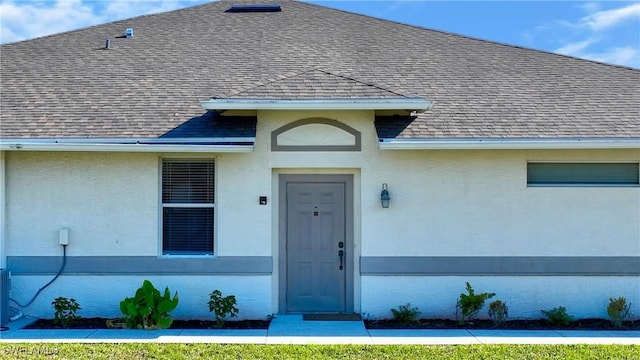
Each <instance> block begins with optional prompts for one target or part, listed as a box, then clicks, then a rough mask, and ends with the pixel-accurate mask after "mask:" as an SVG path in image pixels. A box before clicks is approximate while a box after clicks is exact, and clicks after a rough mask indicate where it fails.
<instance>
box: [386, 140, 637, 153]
mask: <svg viewBox="0 0 640 360" xmlns="http://www.w3.org/2000/svg"><path fill="white" fill-rule="evenodd" d="M378 147H379V148H380V149H382V150H482V149H485V150H503V149H504V150H535V149H640V138H629V139H597V138H596V139H594V138H585V139H380V142H379V144H378Z"/></svg>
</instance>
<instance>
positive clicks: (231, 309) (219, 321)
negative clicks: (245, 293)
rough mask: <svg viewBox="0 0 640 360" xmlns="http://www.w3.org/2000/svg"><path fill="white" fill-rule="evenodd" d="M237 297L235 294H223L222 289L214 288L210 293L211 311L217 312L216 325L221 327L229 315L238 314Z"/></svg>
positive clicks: (234, 315)
mask: <svg viewBox="0 0 640 360" xmlns="http://www.w3.org/2000/svg"><path fill="white" fill-rule="evenodd" d="M236 304H237V302H236V297H235V296H234V295H229V296H225V297H223V296H222V292H221V291H220V290H213V292H211V294H209V312H213V313H215V314H216V326H217V327H218V328H221V327H222V326H224V321H225V320H226V319H227V318H229V317H236V316H238V312H239V311H240V310H238V307H237V306H236Z"/></svg>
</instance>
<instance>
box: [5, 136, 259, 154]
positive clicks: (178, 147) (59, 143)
mask: <svg viewBox="0 0 640 360" xmlns="http://www.w3.org/2000/svg"><path fill="white" fill-rule="evenodd" d="M207 140H209V141H207ZM189 141H191V143H189ZM207 142H209V143H214V142H244V143H251V144H247V145H228V144H206V143H207ZM254 142H255V138H233V139H232V138H225V140H224V141H220V139H198V141H197V142H193V139H182V140H180V139H168V140H164V139H138V140H135V139H133V140H132V139H127V140H124V139H59V140H52V139H1V140H0V150H7V151H11V150H14V151H105V152H178V153H220V152H253V143H254Z"/></svg>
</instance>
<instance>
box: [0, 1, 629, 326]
mask: <svg viewBox="0 0 640 360" xmlns="http://www.w3.org/2000/svg"><path fill="white" fill-rule="evenodd" d="M238 4H239V5H238ZM128 29H129V30H128ZM127 32H129V35H127ZM106 40H109V41H108V42H107V41H106ZM1 52H2V56H1V69H2V81H1V91H2V98H1V106H2V111H1V115H0V122H1V124H0V130H1V142H0V146H1V147H0V150H1V152H0V153H1V155H2V161H1V166H2V172H1V174H2V176H1V177H0V180H1V186H0V189H2V196H1V202H0V204H2V206H1V207H0V209H1V211H2V212H1V214H0V218H1V219H2V221H3V226H2V237H1V246H0V248H1V249H2V250H1V256H0V259H1V261H2V264H1V267H2V268H3V269H6V271H10V272H11V298H12V299H13V300H14V301H16V302H18V303H20V304H21V305H24V307H22V308H20V310H21V311H22V312H23V313H25V314H29V315H34V316H41V317H52V312H53V310H52V308H51V305H50V304H51V301H52V300H53V299H54V298H55V297H58V296H65V297H73V298H75V299H77V300H78V302H79V303H80V305H81V306H82V311H81V312H80V315H83V316H118V315H120V312H119V307H118V304H119V302H120V301H121V300H122V299H124V298H125V297H127V296H131V295H132V294H133V293H134V292H135V290H136V289H137V288H138V287H139V286H140V285H141V283H142V281H143V280H144V279H149V280H151V281H152V282H153V283H154V284H155V285H156V286H157V287H159V288H164V286H168V287H169V288H170V289H171V291H177V292H178V293H179V297H180V305H179V306H178V308H177V309H176V310H175V311H174V313H173V315H174V316H176V317H178V318H204V317H210V316H211V315H210V314H209V311H208V307H207V301H208V299H209V293H210V292H211V291H212V290H214V289H220V290H221V291H222V292H223V294H225V295H228V294H233V295H235V296H236V297H237V299H238V306H239V308H240V314H239V315H240V317H241V318H264V317H266V316H267V315H269V314H282V313H362V314H366V315H368V316H375V317H378V318H380V317H389V316H390V312H389V309H390V308H393V307H396V306H398V305H401V304H406V303H411V304H412V305H414V306H418V307H419V308H420V310H421V311H422V314H423V316H426V317H452V316H453V313H454V306H455V303H456V300H457V299H458V296H459V294H460V293H462V292H464V284H465V282H467V281H468V282H470V283H471V284H472V286H473V287H474V288H475V289H476V291H486V292H495V293H496V294H497V295H496V298H499V299H502V300H503V301H506V302H507V304H508V305H509V309H510V316H511V317H512V318H537V317H540V309H550V308H553V307H556V306H565V307H566V308H567V309H568V312H569V313H570V314H572V315H574V316H576V317H606V312H605V309H606V306H607V304H608V299H609V298H610V297H618V296H624V297H626V298H627V300H628V301H629V302H631V303H632V304H633V309H632V311H634V312H635V313H636V314H638V313H640V307H639V304H640V186H639V175H638V166H639V163H640V115H639V114H640V96H639V94H640V71H638V70H637V69H631V68H625V67H621V66H612V65H607V64H601V63H596V62H591V61H586V60H581V59H576V58H571V57H567V56H562V55H557V54H551V53H546V52H542V51H536V50H532V49H526V48H521V47H516V46H510V45H505V44H498V43H493V42H490V41H485V40H479V39H474V38H468V37H465V36H460V35H455V34H450V33H446V32H441V31H434V30H429V29H424V28H420V27H415V26H409V25H404V24H400V23H395V22H390V21H385V20H380V19H374V18H370V17H367V16H362V15H357V14H352V13H348V12H343V11H337V10H333V9H329V8H324V7H319V6H315V5H310V4H305V3H300V2H292V1H288V0H283V1H278V2H277V4H274V3H269V4H257V3H246V2H238V1H235V0H234V1H226V0H223V1H219V2H213V3H209V4H205V5H201V6H195V7H191V8H187V9H182V10H177V11H172V12H166V13H161V14H154V15H148V16H141V17H137V18H133V19H128V20H122V21H116V22H113V23H109V24H105V25H99V26H93V27H89V28H86V29H81V30H77V31H71V32H66V33H62V34H57V35H52V36H47V37H43V38H39V39H34V40H28V41H22V42H17V43H12V44H6V45H3V46H2V47H1ZM383 200H384V201H383ZM387 200H388V202H387ZM383 202H384V204H383ZM61 243H67V245H66V246H61ZM63 264H64V269H63V271H62V273H61V275H60V276H59V277H58V278H57V279H56V280H55V281H54V282H53V283H52V284H51V285H50V286H48V287H46V288H45V289H44V290H42V291H41V293H40V294H39V295H38V296H37V297H36V298H35V299H34V295H35V294H36V293H37V292H38V291H39V290H40V289H41V288H42V287H43V286H44V285H45V284H46V283H47V282H49V281H50V280H51V279H52V278H53V277H54V276H55V275H56V274H58V272H59V270H60V269H61V268H62V266H63ZM32 299H33V302H32V303H31V304H29V305H28V306H26V305H27V303H28V302H30V301H31V300H32ZM12 306H16V305H15V304H13V305H12ZM16 307H17V306H16Z"/></svg>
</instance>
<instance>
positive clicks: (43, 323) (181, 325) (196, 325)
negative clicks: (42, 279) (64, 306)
mask: <svg viewBox="0 0 640 360" xmlns="http://www.w3.org/2000/svg"><path fill="white" fill-rule="evenodd" d="M270 323H271V321H270V320H241V321H226V322H225V323H224V327H222V329H268V328H269V324H270ZM108 328H109V327H107V319H105V318H100V317H94V318H81V319H78V320H76V321H75V322H74V323H73V325H72V326H69V327H67V328H66V329H108ZM25 329H63V327H62V326H60V325H58V324H55V323H54V322H53V319H38V320H37V321H36V322H34V323H33V324H31V325H29V326H27V327H25ZM170 329H217V327H216V322H215V320H173V323H172V324H171V327H170Z"/></svg>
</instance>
